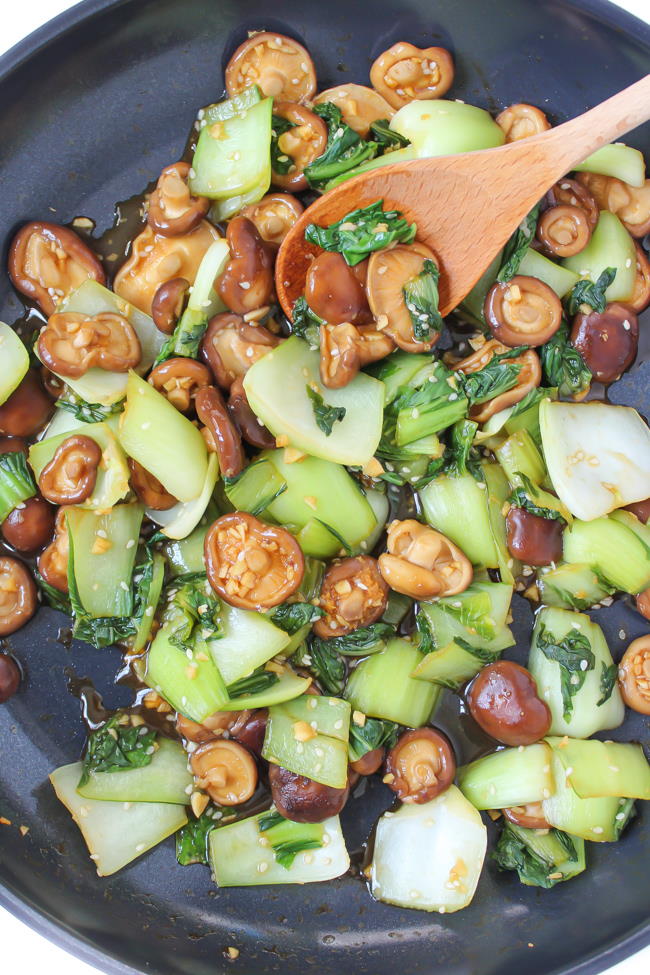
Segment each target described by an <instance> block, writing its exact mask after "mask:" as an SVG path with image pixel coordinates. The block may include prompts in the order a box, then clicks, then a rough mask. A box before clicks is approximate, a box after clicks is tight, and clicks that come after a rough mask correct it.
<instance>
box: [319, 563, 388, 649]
mask: <svg viewBox="0 0 650 975" xmlns="http://www.w3.org/2000/svg"><path fill="white" fill-rule="evenodd" d="M388 594H389V589H388V586H387V585H386V583H385V582H384V580H383V578H382V575H381V572H380V571H379V566H378V565H377V560H376V559H373V558H372V557H371V556H370V555H357V556H355V557H353V558H348V559H340V560H337V561H335V562H333V563H332V565H331V566H330V567H329V569H328V570H327V572H326V573H325V575H324V576H323V581H322V583H321V588H320V595H319V606H320V608H321V609H322V610H324V612H325V615H324V616H322V617H321V618H320V619H319V620H316V622H315V624H314V633H315V634H316V636H319V637H322V638H323V639H327V638H328V637H332V636H343V635H344V634H346V633H352V632H353V631H354V630H358V629H359V627H362V626H370V624H371V623H374V622H376V620H378V619H379V617H380V616H381V615H382V613H383V612H384V610H385V609H386V604H387V602H388Z"/></svg>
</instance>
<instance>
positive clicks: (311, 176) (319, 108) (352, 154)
mask: <svg viewBox="0 0 650 975" xmlns="http://www.w3.org/2000/svg"><path fill="white" fill-rule="evenodd" d="M314 112H315V113H316V115H320V117H321V118H322V119H323V120H324V121H325V123H326V124H327V129H328V135H327V145H326V147H325V152H323V153H322V155H320V156H319V157H318V158H317V159H314V161H313V162H311V163H310V164H309V165H308V166H307V167H306V168H305V176H306V177H307V182H308V183H309V185H310V186H311V187H312V188H313V189H317V190H322V189H324V187H325V185H326V183H328V182H329V181H330V180H331V179H334V178H335V177H336V176H341V175H342V174H343V173H347V172H349V171H350V170H351V169H354V168H355V166H358V165H360V163H362V162H366V160H368V159H372V158H373V157H374V156H376V155H377V151H378V149H379V145H378V143H376V142H366V141H365V140H364V139H362V138H361V136H360V135H359V134H358V133H357V132H355V131H354V129H351V128H350V126H349V125H347V124H346V123H345V122H344V121H343V115H342V113H341V109H340V108H339V107H338V106H337V105H334V104H333V102H324V103H323V104H322V105H315V106H314Z"/></svg>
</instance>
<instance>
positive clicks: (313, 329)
mask: <svg viewBox="0 0 650 975" xmlns="http://www.w3.org/2000/svg"><path fill="white" fill-rule="evenodd" d="M291 317H292V321H291V332H292V334H293V335H299V336H300V338H301V339H304V340H305V342H307V343H309V346H310V348H312V349H317V348H318V346H319V345H320V326H321V325H324V324H325V321H324V319H322V318H319V317H318V315H317V314H316V312H314V311H312V310H311V308H310V307H309V305H308V304H307V299H306V298H305V297H304V296H303V297H302V298H298V300H297V301H296V302H295V304H294V306H293V311H292V313H291Z"/></svg>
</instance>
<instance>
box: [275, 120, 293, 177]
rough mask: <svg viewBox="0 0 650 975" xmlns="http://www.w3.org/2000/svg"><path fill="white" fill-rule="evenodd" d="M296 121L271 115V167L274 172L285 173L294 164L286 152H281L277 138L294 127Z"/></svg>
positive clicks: (282, 174)
mask: <svg viewBox="0 0 650 975" xmlns="http://www.w3.org/2000/svg"><path fill="white" fill-rule="evenodd" d="M295 127H296V123H295V122H290V121H289V119H287V118H282V117H281V116H280V115H273V117H272V121H271V168H272V170H273V172H274V173H279V174H280V175H281V176H284V175H286V174H287V173H288V172H289V170H290V169H291V167H292V166H294V165H295V164H294V161H293V159H292V158H291V157H290V156H287V155H286V153H283V152H282V149H280V146H279V145H278V139H279V138H280V136H281V135H284V133H285V132H288V131H289V129H295Z"/></svg>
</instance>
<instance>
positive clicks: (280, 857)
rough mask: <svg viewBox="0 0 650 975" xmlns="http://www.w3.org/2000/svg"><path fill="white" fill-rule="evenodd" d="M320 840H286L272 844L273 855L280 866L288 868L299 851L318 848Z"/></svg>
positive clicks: (320, 845)
mask: <svg viewBox="0 0 650 975" xmlns="http://www.w3.org/2000/svg"><path fill="white" fill-rule="evenodd" d="M322 845H323V842H322V840H307V839H304V840H286V841H285V842H284V843H276V844H275V845H274V846H273V855H274V857H275V859H276V860H277V862H278V863H279V864H280V866H281V867H284V868H285V870H288V869H289V867H290V866H291V864H292V863H293V861H294V860H295V859H296V857H297V856H298V854H299V853H304V852H306V851H307V850H320V848H321V847H322Z"/></svg>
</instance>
